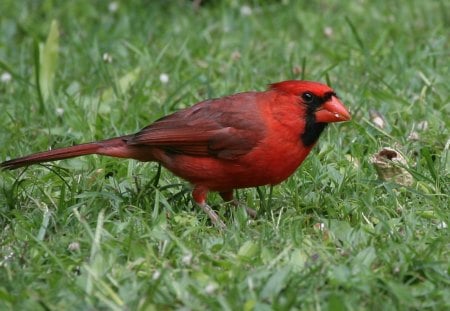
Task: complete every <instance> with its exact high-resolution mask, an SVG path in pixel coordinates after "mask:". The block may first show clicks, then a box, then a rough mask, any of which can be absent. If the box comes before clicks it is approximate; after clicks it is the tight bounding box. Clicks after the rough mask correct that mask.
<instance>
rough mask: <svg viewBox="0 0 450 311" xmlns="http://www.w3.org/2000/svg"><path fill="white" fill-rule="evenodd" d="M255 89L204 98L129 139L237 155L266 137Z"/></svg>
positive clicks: (175, 149) (177, 148)
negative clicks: (213, 97)
mask: <svg viewBox="0 0 450 311" xmlns="http://www.w3.org/2000/svg"><path fill="white" fill-rule="evenodd" d="M255 94H256V93H241V94H237V95H233V96H229V97H225V98H221V99H213V100H208V101H204V102H201V103H199V104H197V105H194V106H192V107H190V108H187V109H184V110H181V111H178V112H176V113H174V114H172V115H169V116H166V117H164V118H161V119H159V120H157V121H156V122H155V123H153V124H151V125H149V126H147V127H146V128H144V129H142V130H141V131H140V132H138V133H136V134H135V135H134V136H131V137H130V138H128V139H127V143H128V144H130V145H147V146H155V147H159V148H162V149H164V150H166V151H168V152H172V153H176V154H186V155H192V156H199V157H201V156H214V157H217V158H221V159H230V160H231V159H235V158H237V157H239V156H242V155H244V154H246V153H248V152H249V151H250V150H252V149H253V148H254V147H255V146H256V145H257V144H258V143H259V142H260V140H261V139H262V138H263V137H264V128H265V127H264V124H263V121H262V118H261V116H260V115H259V111H258V109H257V108H258V107H257V101H256V99H255Z"/></svg>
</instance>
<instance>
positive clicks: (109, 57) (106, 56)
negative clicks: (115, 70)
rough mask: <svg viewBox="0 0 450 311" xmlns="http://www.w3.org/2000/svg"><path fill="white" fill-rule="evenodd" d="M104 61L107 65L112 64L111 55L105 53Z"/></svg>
mask: <svg viewBox="0 0 450 311" xmlns="http://www.w3.org/2000/svg"><path fill="white" fill-rule="evenodd" d="M102 59H103V61H104V62H105V63H108V64H109V63H112V60H113V58H112V56H111V54H109V53H103V55H102Z"/></svg>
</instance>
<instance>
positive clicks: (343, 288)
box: [0, 0, 450, 310]
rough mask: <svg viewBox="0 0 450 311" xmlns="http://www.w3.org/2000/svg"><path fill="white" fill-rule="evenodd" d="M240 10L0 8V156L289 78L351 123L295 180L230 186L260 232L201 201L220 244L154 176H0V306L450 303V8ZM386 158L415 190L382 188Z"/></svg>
mask: <svg viewBox="0 0 450 311" xmlns="http://www.w3.org/2000/svg"><path fill="white" fill-rule="evenodd" d="M118 3H119V2H118ZM247 4H248V5H249V7H250V8H251V9H252V11H251V12H252V14H251V15H243V14H241V7H242V4H241V3H240V1H231V0H230V1H224V2H221V3H217V2H215V1H209V2H208V3H207V4H206V5H204V6H202V7H201V8H199V9H198V10H194V9H192V6H191V3H190V2H188V1H181V0H179V1H172V2H171V3H170V4H167V3H166V2H165V1H146V2H144V1H128V2H126V3H125V2H123V3H122V2H120V3H119V6H118V9H117V11H115V12H110V11H109V10H108V5H109V3H108V2H105V1H96V2H95V1H87V0H86V1H13V0H3V1H1V4H0V34H1V35H0V74H4V73H6V72H9V73H10V74H11V80H10V81H9V82H5V81H3V82H0V107H1V113H0V123H1V125H2V126H1V130H0V145H1V146H2V147H1V149H0V159H1V160H6V159H7V158H8V157H11V158H12V157H16V156H20V155H25V154H27V153H31V152H36V151H41V150H45V149H48V148H49V147H57V146H66V145H70V144H73V143H79V142H84V141H91V140H94V139H101V138H107V137H111V136H114V135H121V134H126V133H132V132H135V131H137V130H139V129H140V128H142V127H143V126H145V125H147V124H149V123H150V122H152V121H153V120H156V119H157V118H159V117H161V116H163V115H165V114H167V113H170V112H173V111H175V110H177V109H180V108H182V107H186V106H190V105H192V104H194V103H196V102H198V101H200V100H202V99H205V98H209V97H219V96H222V95H226V94H232V93H236V92H240V91H246V90H252V89H256V90H263V89H264V88H265V86H266V85H267V84H268V83H270V82H276V81H280V80H286V79H302V78H305V79H309V80H320V81H325V82H328V83H330V84H331V85H332V86H333V88H335V90H336V91H337V92H338V94H339V95H340V97H341V98H342V100H343V101H344V103H345V104H346V105H347V106H348V107H350V109H351V110H352V114H353V120H352V121H351V122H349V123H345V124H337V125H332V126H330V127H329V129H328V130H327V131H326V133H325V134H324V135H323V136H322V138H321V140H320V143H319V146H318V147H316V149H315V150H314V152H313V153H312V154H311V156H310V157H309V158H308V159H307V161H305V163H304V164H303V166H302V167H301V168H300V169H299V170H298V171H297V172H296V173H295V174H294V175H293V176H292V177H291V178H289V179H288V180H287V181H285V182H284V183H282V184H281V185H279V186H276V187H274V188H273V189H272V191H271V189H270V188H269V187H262V188H260V189H259V191H257V190H256V189H245V190H240V191H239V192H238V196H239V198H240V200H241V201H242V202H245V203H246V204H247V205H248V206H250V207H253V208H256V209H258V210H259V211H260V216H259V217H258V219H257V220H255V221H251V220H248V219H247V217H246V215H245V214H244V212H243V211H241V210H240V209H238V210H236V209H234V208H232V207H229V206H225V205H224V204H223V203H222V202H221V200H220V198H219V197H218V196H217V195H215V194H213V195H210V198H209V201H210V203H211V204H212V205H214V206H215V207H216V208H217V209H218V210H219V211H220V213H221V214H222V216H223V218H224V219H225V222H226V223H227V225H228V230H226V231H224V232H220V231H218V230H217V229H216V228H214V227H212V226H211V225H210V223H209V222H208V219H207V217H206V216H205V215H204V214H203V213H202V212H201V211H200V210H199V209H198V208H196V207H195V205H193V204H192V202H191V198H190V195H189V191H188V185H187V184H186V183H185V182H183V181H182V180H179V179H177V178H176V177H174V176H173V175H171V174H170V173H169V172H167V171H165V170H164V169H163V170H162V173H161V176H160V178H159V182H158V184H157V185H155V178H156V176H157V175H158V165H157V164H154V163H149V164H143V163H138V162H135V161H126V160H119V159H112V158H106V157H98V156H90V157H85V158H79V159H73V160H67V161H60V162H58V163H56V164H54V165H53V164H52V165H46V166H34V167H30V168H28V169H25V170H19V171H14V172H1V173H0V174H1V175H0V176H1V177H0V226H1V227H2V230H1V232H0V309H1V310H4V309H5V310H7V309H14V310H105V309H111V310H170V309H182V310H203V309H212V310H288V309H302V310H362V309H369V310H370V309H372V310H379V309H380V308H382V309H384V310H406V309H408V310H411V309H412V310H419V309H420V310H444V309H449V308H450V293H449V288H450V278H449V272H450V267H449V262H450V258H449V241H450V239H449V230H448V229H446V228H442V225H443V224H449V222H450V219H449V215H450V213H449V206H450V204H449V193H450V189H449V188H450V187H449V184H450V183H449V181H450V178H449V170H450V164H449V162H450V155H449V136H450V135H449V128H450V119H449V115H450V105H449V89H450V86H449V79H450V74H449V66H448V64H449V52H448V51H449V42H450V41H449V33H448V29H449V28H450V15H449V12H450V7H449V5H448V2H446V1H443V0H442V1H420V0H413V1H396V2H393V1H391V2H389V3H388V2H387V1H382V0H378V1H347V2H344V1H338V0H334V1H289V0H286V1H281V2H280V3H279V2H278V1H261V2H259V1H248V2H247ZM53 20H55V21H57V24H54V25H55V26H54V27H55V28H54V31H55V30H56V31H57V34H59V36H58V35H57V36H55V35H54V34H53V39H50V40H48V41H47V37H48V36H49V33H50V29H51V25H52V21H53ZM327 27H330V29H331V33H330V29H328V30H327V31H328V35H326V34H325V30H326V28H327ZM50 37H52V36H50ZM55 38H59V39H58V40H56V39H55ZM46 42H47V43H46ZM39 46H40V48H39ZM52 46H53V49H52ZM55 47H56V48H57V50H56V52H55V49H54V48H55ZM105 53H107V54H108V55H110V57H112V62H110V63H109V62H105V61H103V57H104V54H105ZM162 73H166V74H168V76H169V82H168V83H166V84H164V83H161V81H160V75H161V74H162ZM3 77H5V75H3ZM372 110H375V111H378V112H379V113H380V114H381V115H383V116H384V119H385V123H386V124H385V127H384V128H383V129H379V128H377V127H376V126H374V125H373V123H372V120H371V111H372ZM422 121H426V122H427V124H428V126H427V128H426V129H419V124H420V122H422ZM422 124H423V123H422ZM413 129H414V130H415V131H417V132H418V134H419V140H409V139H408V136H409V134H410V132H411V131H412V130H413ZM383 146H393V147H394V148H396V149H398V150H400V151H401V152H402V153H403V154H404V155H405V156H406V158H407V159H408V163H409V170H410V172H411V173H412V174H413V175H414V177H415V182H414V184H413V185H412V186H410V187H401V186H398V185H395V184H393V183H389V182H381V181H378V180H377V175H376V171H375V169H374V168H373V167H372V165H371V164H370V162H369V159H370V156H371V155H372V154H374V153H375V152H377V151H378V150H379V149H380V148H381V147H383ZM274 165H276V164H274ZM321 224H322V225H321Z"/></svg>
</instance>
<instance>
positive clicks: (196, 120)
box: [0, 80, 351, 227]
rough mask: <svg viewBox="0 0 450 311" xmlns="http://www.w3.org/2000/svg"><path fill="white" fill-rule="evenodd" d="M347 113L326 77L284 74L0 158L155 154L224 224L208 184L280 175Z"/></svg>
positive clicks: (220, 187)
mask: <svg viewBox="0 0 450 311" xmlns="http://www.w3.org/2000/svg"><path fill="white" fill-rule="evenodd" d="M350 118H351V117H350V114H349V112H348V110H347V109H346V108H345V107H344V105H343V104H342V103H341V102H340V100H339V99H338V97H337V95H336V93H335V92H334V91H333V90H332V89H331V88H330V87H328V86H327V85H324V84H321V83H317V82H311V81H295V80H294V81H284V82H279V83H274V84H271V85H270V86H269V89H268V90H267V91H264V92H245V93H238V94H235V95H230V96H225V97H222V98H218V99H210V100H206V101H203V102H200V103H198V104H196V105H194V106H192V107H190V108H187V109H183V110H180V111H178V112H175V113H173V114H171V115H168V116H166V117H163V118H161V119H159V120H157V121H155V122H154V123H153V124H151V125H149V126H147V127H145V128H144V129H142V130H141V131H139V132H138V133H136V134H131V135H125V136H121V137H116V138H111V139H107V140H102V141H98V142H91V143H86V144H81V145H75V146H72V147H66V148H60V149H55V150H50V151H45V152H40V153H36V154H32V155H29V156H25V157H22V158H18V159H13V160H9V161H6V162H3V163H1V164H0V166H1V167H2V168H4V169H16V168H19V167H22V166H27V165H31V164H36V163H41V162H46V161H55V160H61V159H67V158H72V157H77V156H82V155H88V154H99V155H106V156H111V157H118V158H131V159H136V160H139V161H155V162H159V163H161V164H162V165H163V166H164V167H165V168H167V169H168V170H169V171H171V172H172V173H174V174H175V175H177V176H179V177H181V178H183V179H185V180H187V181H189V182H190V183H191V184H193V186H194V189H193V191H192V196H193V197H194V200H195V202H196V203H197V204H198V205H199V206H200V207H201V208H202V209H203V210H204V211H205V212H206V213H207V214H208V216H209V217H210V218H211V220H212V221H213V223H215V224H217V225H219V226H221V227H224V226H225V225H224V223H223V222H222V221H221V220H220V218H219V217H218V215H217V214H216V213H215V212H214V211H213V210H212V209H211V208H210V207H209V206H208V204H207V203H206V197H207V194H208V192H209V191H218V192H219V193H220V195H221V196H222V198H223V199H224V200H226V201H231V200H233V190H234V189H239V188H247V187H255V186H262V185H275V184H278V183H280V182H282V181H283V180H285V179H286V178H288V177H289V176H290V175H291V174H292V173H294V171H295V170H296V169H297V168H298V167H299V166H300V164H301V163H302V162H303V160H304V159H305V158H306V156H307V155H308V154H309V152H310V151H311V149H312V147H313V146H314V145H315V144H316V142H317V140H318V138H319V136H320V134H321V133H322V131H323V130H324V129H325V127H326V126H327V124H328V123H331V122H341V121H347V120H350Z"/></svg>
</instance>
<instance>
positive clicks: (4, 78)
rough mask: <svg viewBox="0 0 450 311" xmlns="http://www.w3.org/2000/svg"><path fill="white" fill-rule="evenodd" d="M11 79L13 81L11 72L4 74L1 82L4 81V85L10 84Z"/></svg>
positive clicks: (0, 78)
mask: <svg viewBox="0 0 450 311" xmlns="http://www.w3.org/2000/svg"><path fill="white" fill-rule="evenodd" d="M11 79H12V75H11V74H10V73H9V72H4V73H2V75H1V76H0V81H2V82H3V83H8V82H10V81H11Z"/></svg>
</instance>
